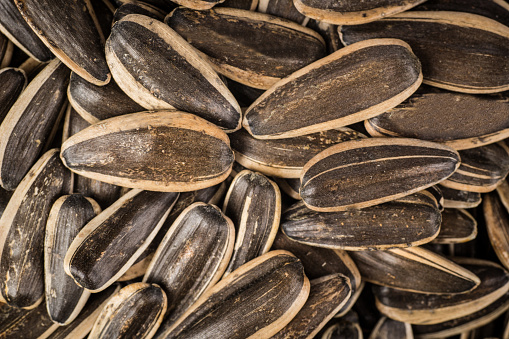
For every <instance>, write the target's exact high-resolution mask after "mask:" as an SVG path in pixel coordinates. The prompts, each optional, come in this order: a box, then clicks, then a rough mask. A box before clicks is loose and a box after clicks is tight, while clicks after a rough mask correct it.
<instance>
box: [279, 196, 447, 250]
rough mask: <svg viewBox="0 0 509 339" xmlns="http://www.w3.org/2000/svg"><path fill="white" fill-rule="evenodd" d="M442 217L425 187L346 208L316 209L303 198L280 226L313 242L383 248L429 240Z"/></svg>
mask: <svg viewBox="0 0 509 339" xmlns="http://www.w3.org/2000/svg"><path fill="white" fill-rule="evenodd" d="M441 220H442V219H441V215H440V211H439V210H438V208H437V203H436V201H435V198H434V197H433V196H431V194H429V193H428V192H425V191H423V192H419V193H414V194H412V195H409V196H407V197H403V198H399V199H397V200H394V201H390V202H387V203H384V204H380V205H377V206H371V207H367V208H363V209H361V210H349V211H343V212H326V213H325V212H316V211H313V210H310V209H309V208H307V207H306V206H305V205H304V203H303V202H302V201H300V202H297V203H296V204H294V205H293V206H291V207H290V208H289V209H288V210H287V211H286V212H285V213H284V214H283V217H282V222H281V229H282V231H283V232H284V233H285V234H286V235H287V236H288V237H289V238H291V239H292V240H294V241H298V242H301V243H304V244H307V245H311V246H318V247H325V248H331V249H341V250H348V251H362V250H374V249H377V250H381V249H389V248H395V247H409V246H418V245H421V244H425V243H428V242H430V241H431V240H433V239H434V238H435V237H436V236H437V235H438V233H439V231H440V223H441Z"/></svg>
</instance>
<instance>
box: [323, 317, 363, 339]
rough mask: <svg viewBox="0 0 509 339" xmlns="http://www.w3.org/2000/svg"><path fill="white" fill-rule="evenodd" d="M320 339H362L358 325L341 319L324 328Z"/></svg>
mask: <svg viewBox="0 0 509 339" xmlns="http://www.w3.org/2000/svg"><path fill="white" fill-rule="evenodd" d="M321 339H363V335H362V329H361V327H360V325H359V323H356V322H352V321H348V320H344V319H341V320H339V321H336V322H335V324H333V325H332V326H329V327H327V328H326V330H325V331H324V332H323V334H322V337H321Z"/></svg>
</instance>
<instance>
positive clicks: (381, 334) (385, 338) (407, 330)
mask: <svg viewBox="0 0 509 339" xmlns="http://www.w3.org/2000/svg"><path fill="white" fill-rule="evenodd" d="M413 338H414V335H413V332H412V326H411V325H410V324H409V323H403V322H401V321H397V320H394V319H391V318H387V317H382V318H380V320H379V321H378V323H377V324H376V326H375V328H374V329H373V331H372V332H371V334H370V336H369V339H413Z"/></svg>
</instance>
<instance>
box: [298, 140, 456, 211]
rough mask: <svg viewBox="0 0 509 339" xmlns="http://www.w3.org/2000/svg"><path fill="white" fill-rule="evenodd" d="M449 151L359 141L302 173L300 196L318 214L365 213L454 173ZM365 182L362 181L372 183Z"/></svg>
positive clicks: (412, 143) (420, 144)
mask: <svg viewBox="0 0 509 339" xmlns="http://www.w3.org/2000/svg"><path fill="white" fill-rule="evenodd" d="M459 165H460V159H459V155H458V153H457V152H456V151H454V150H453V149H452V148H450V147H447V146H443V145H440V144H436V143H432V142H428V141H422V140H417V139H403V138H372V139H359V140H352V141H346V142H343V143H340V144H338V145H335V146H332V147H329V148H328V149H326V150H325V151H323V152H321V153H319V154H318V155H316V156H315V157H313V158H312V159H311V160H310V161H309V162H308V163H307V164H306V165H305V166H304V168H303V171H302V174H301V188H300V195H301V197H302V200H303V201H304V203H305V204H306V206H307V207H309V208H311V209H313V210H316V211H321V212H333V211H344V210H347V209H352V208H365V207H369V206H373V205H377V204H381V203H384V202H387V201H391V200H395V199H398V198H401V197H404V196H406V195H409V194H411V193H414V192H417V191H420V190H422V189H424V188H427V187H429V186H432V185H434V184H436V183H438V182H440V181H442V180H444V179H446V178H447V177H449V176H450V175H451V174H453V173H454V171H455V170H456V169H457V168H458V167H459ZM375 176H376V181H374V180H366V178H367V177H368V178H375Z"/></svg>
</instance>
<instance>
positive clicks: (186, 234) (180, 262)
mask: <svg viewBox="0 0 509 339" xmlns="http://www.w3.org/2000/svg"><path fill="white" fill-rule="evenodd" d="M234 242H235V228H234V226H233V223H232V222H231V220H230V219H229V218H228V217H226V216H225V215H224V214H223V213H221V211H220V210H219V209H218V208H217V207H215V206H213V205H208V204H205V203H202V202H197V203H194V204H192V205H191V206H189V207H188V208H186V209H185V210H184V211H183V212H182V213H181V214H180V216H179V217H178V218H177V220H175V222H174V223H173V225H172V226H171V228H170V229H169V231H168V233H167V234H166V236H165V237H164V239H163V241H162V242H161V244H160V245H159V247H158V248H157V251H156V253H155V255H154V258H153V259H152V262H151V263H150V265H149V267H148V269H147V273H146V274H145V276H144V277H143V282H149V283H154V284H158V285H159V286H161V287H162V288H163V289H164V291H165V292H166V295H167V296H168V299H169V300H170V305H169V307H168V311H167V315H166V319H165V321H164V323H163V325H162V326H161V331H165V330H166V329H168V328H169V327H171V325H173V323H174V322H175V320H177V319H178V318H179V317H180V316H182V315H183V314H184V313H185V312H186V311H187V309H188V308H189V307H191V305H192V304H194V302H196V300H198V298H199V297H200V296H201V295H202V293H203V292H204V291H206V290H207V289H208V288H209V287H212V286H214V285H215V284H216V283H217V282H218V281H219V279H220V278H221V276H222V275H223V273H224V271H225V269H226V266H227V265H228V262H229V260H230V258H231V255H232V251H233V244H234Z"/></svg>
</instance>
